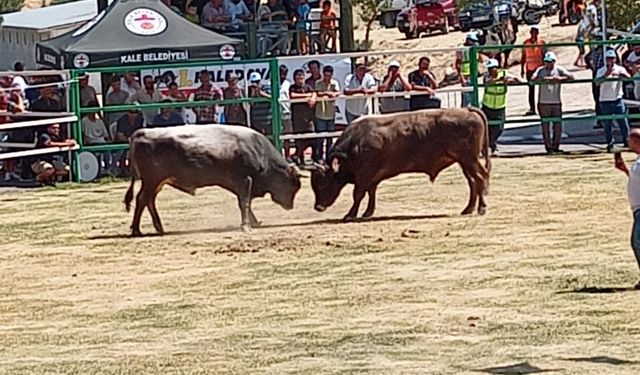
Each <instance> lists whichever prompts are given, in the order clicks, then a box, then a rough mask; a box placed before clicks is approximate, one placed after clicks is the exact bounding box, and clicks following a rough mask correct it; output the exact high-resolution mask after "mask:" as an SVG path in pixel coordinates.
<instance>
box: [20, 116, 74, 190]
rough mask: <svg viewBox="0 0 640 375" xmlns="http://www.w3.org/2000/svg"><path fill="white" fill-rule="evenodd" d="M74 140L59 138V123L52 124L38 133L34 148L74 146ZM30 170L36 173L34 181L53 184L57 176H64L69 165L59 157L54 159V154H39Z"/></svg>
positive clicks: (67, 171) (67, 172)
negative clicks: (44, 130)
mask: <svg viewBox="0 0 640 375" xmlns="http://www.w3.org/2000/svg"><path fill="white" fill-rule="evenodd" d="M75 145H76V141H75V140H73V139H65V140H61V139H60V124H52V125H49V127H47V131H46V132H45V133H42V134H40V136H39V137H38V142H37V143H36V148H46V147H74V146H75ZM31 170H32V171H33V173H35V174H36V181H37V182H39V183H43V184H45V185H52V186H54V185H55V178H56V177H57V176H66V175H68V174H69V166H68V165H65V164H64V162H62V161H61V160H59V159H55V158H54V155H53V154H52V153H51V154H44V155H39V156H38V157H37V159H36V161H35V162H34V163H32V164H31Z"/></svg>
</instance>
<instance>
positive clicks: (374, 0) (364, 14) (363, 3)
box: [354, 0, 384, 51]
mask: <svg viewBox="0 0 640 375" xmlns="http://www.w3.org/2000/svg"><path fill="white" fill-rule="evenodd" d="M354 5H355V6H357V7H358V8H359V11H360V19H361V20H362V22H364V24H365V32H364V41H361V42H359V43H358V44H359V46H358V49H362V50H365V51H366V50H368V49H369V48H371V41H370V39H369V34H370V33H371V28H372V27H373V23H374V22H375V21H376V19H377V18H378V16H379V15H380V11H381V10H382V7H383V5H384V0H354Z"/></svg>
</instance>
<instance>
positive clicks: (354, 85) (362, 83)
mask: <svg viewBox="0 0 640 375" xmlns="http://www.w3.org/2000/svg"><path fill="white" fill-rule="evenodd" d="M369 70H370V69H369V68H368V67H367V66H366V65H364V64H358V66H357V67H356V73H355V74H350V75H348V76H347V79H346V80H345V82H344V94H345V95H347V96H351V95H357V94H364V95H371V94H375V93H376V91H377V88H376V86H377V83H376V79H375V78H373V76H372V75H371V74H369V73H368V72H369ZM370 101H371V99H370V98H368V97H366V96H364V97H363V98H362V99H350V98H347V101H346V104H345V111H346V117H347V123H349V124H351V123H352V122H353V121H355V120H356V119H357V118H358V117H360V116H362V115H367V114H369V102H370Z"/></svg>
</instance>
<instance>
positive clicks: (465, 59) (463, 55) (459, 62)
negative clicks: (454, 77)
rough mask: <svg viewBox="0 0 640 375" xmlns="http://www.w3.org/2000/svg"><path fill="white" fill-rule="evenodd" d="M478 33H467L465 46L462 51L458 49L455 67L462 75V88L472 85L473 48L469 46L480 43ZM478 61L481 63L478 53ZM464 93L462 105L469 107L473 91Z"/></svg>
mask: <svg viewBox="0 0 640 375" xmlns="http://www.w3.org/2000/svg"><path fill="white" fill-rule="evenodd" d="M478 42H479V41H478V35H476V33H474V32H469V33H467V36H466V37H465V40H464V44H463V45H462V46H463V47H465V48H463V49H462V50H461V51H456V63H455V67H456V70H457V71H458V75H459V76H460V84H461V85H462V88H465V87H469V86H471V50H470V49H469V47H472V46H475V45H477V44H478ZM476 56H477V57H478V63H480V61H481V60H480V55H478V54H477V52H476ZM461 95H462V98H461V99H462V107H467V106H469V105H470V104H471V98H472V95H473V92H465V91H463V92H462V93H461Z"/></svg>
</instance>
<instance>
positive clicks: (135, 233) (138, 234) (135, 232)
mask: <svg viewBox="0 0 640 375" xmlns="http://www.w3.org/2000/svg"><path fill="white" fill-rule="evenodd" d="M131 237H142V232H140V231H139V230H134V231H132V232H131Z"/></svg>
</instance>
